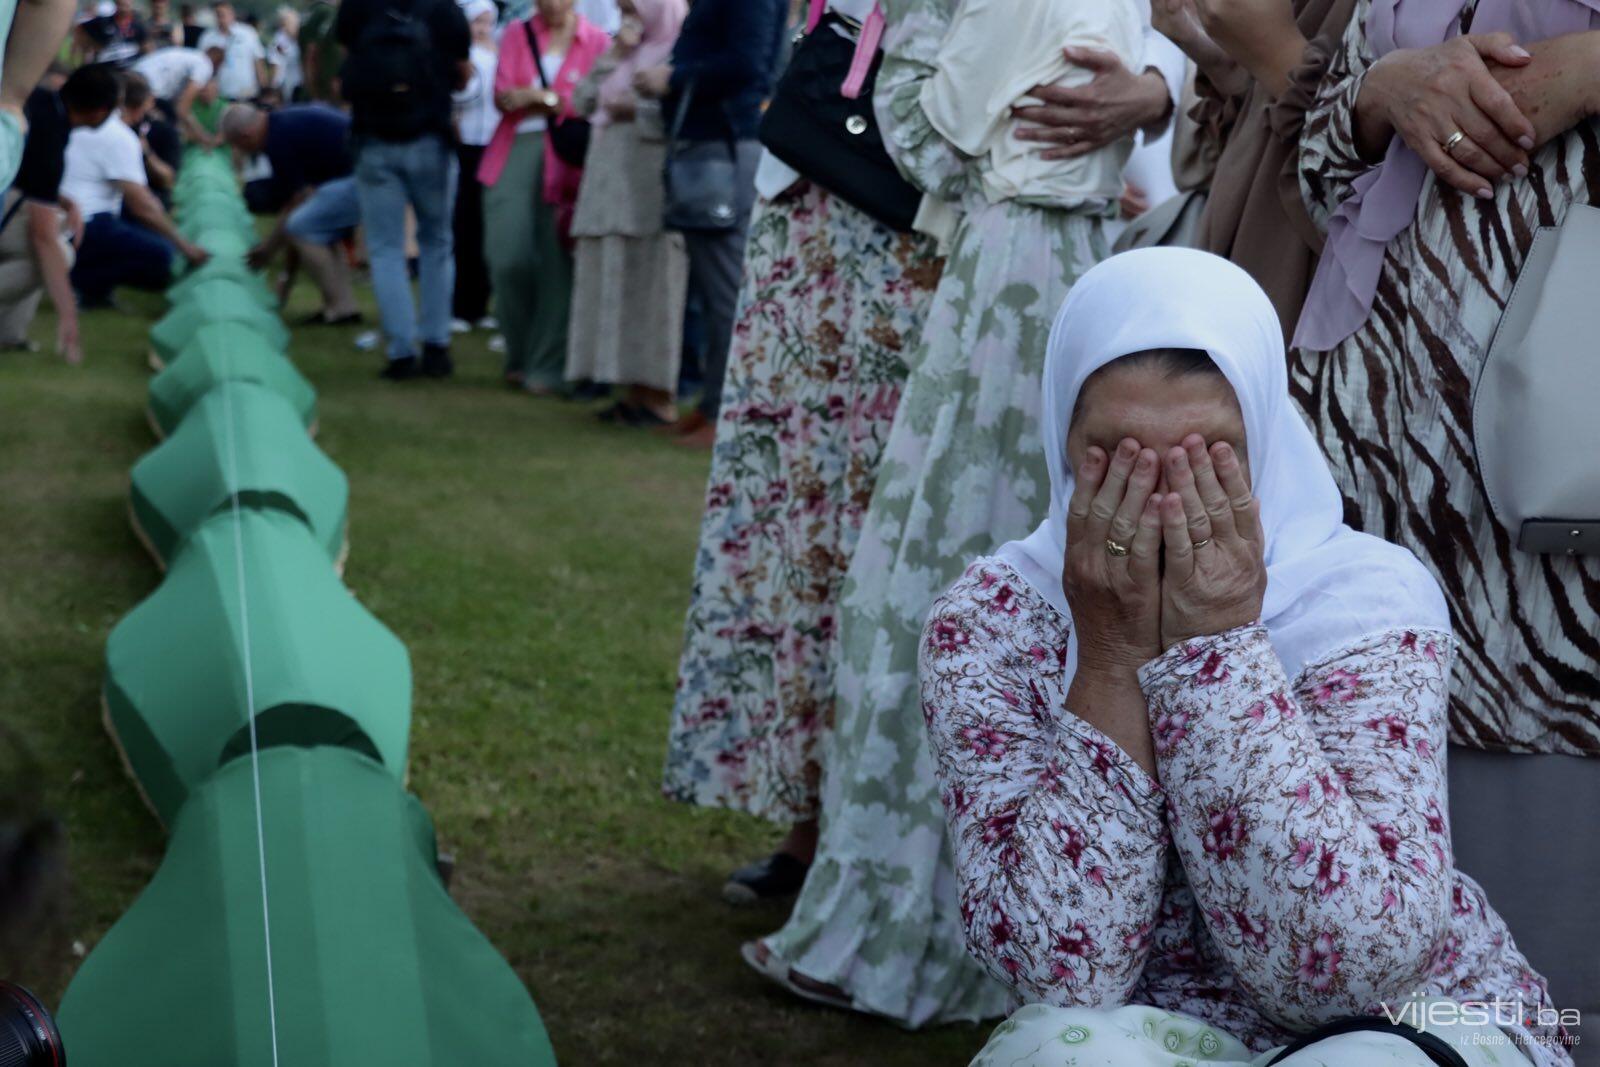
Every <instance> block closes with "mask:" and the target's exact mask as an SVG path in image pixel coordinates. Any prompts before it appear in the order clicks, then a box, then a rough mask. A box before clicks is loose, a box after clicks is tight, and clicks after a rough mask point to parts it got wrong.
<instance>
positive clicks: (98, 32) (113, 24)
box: [84, 0, 150, 67]
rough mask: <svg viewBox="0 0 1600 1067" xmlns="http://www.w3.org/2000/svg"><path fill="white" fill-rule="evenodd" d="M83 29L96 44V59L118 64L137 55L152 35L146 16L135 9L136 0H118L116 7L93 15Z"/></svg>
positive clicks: (128, 62) (130, 61)
mask: <svg viewBox="0 0 1600 1067" xmlns="http://www.w3.org/2000/svg"><path fill="white" fill-rule="evenodd" d="M84 30H85V32H86V33H87V34H88V35H89V37H90V39H92V40H93V41H94V42H95V44H96V45H97V49H96V51H95V56H94V58H95V62H96V63H112V64H115V65H116V66H119V67H125V66H127V65H128V64H130V63H132V62H133V61H134V60H136V59H138V58H139V56H140V55H142V54H143V53H144V46H145V42H146V41H147V40H149V38H150V31H149V29H148V28H147V27H146V26H145V24H144V19H142V18H140V17H139V13H138V12H137V11H135V10H134V9H133V0H117V9H116V11H114V12H113V13H112V14H109V15H102V16H101V17H99V18H95V19H90V20H89V21H88V23H86V24H85V26H84Z"/></svg>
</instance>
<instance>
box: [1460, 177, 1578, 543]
mask: <svg viewBox="0 0 1600 1067" xmlns="http://www.w3.org/2000/svg"><path fill="white" fill-rule="evenodd" d="M1472 439H1473V448H1474V449H1475V450H1476V452H1477V456H1478V469H1479V471H1480V472H1481V473H1482V476H1483V485H1484V489H1485V490H1486V491H1487V492H1488V495H1489V506H1490V507H1491V508H1492V509H1493V511H1494V516H1495V519H1496V520H1498V521H1499V523H1500V524H1501V526H1503V527H1504V528H1505V530H1506V532H1507V533H1509V534H1510V535H1511V537H1512V539H1513V540H1514V541H1515V542H1516V546H1517V548H1518V549H1520V550H1521V551H1523V552H1532V553H1537V554H1541V555H1565V556H1578V555H1600V209H1596V208H1592V207H1588V206H1585V205H1580V204H1574V205H1572V206H1571V207H1569V208H1568V209H1567V216H1566V218H1565V220H1563V222H1562V224H1561V225H1560V226H1547V227H1544V228H1542V229H1540V230H1539V231H1538V233H1537V234H1536V235H1535V236H1534V239H1533V245H1532V247H1530V248H1529V249H1528V258H1527V259H1526V260H1525V261H1524V262H1523V265H1522V273H1521V274H1520V275H1518V277H1517V284H1516V285H1515V287H1513V289H1512V291H1511V299H1510V300H1509V301H1508V302H1507V303H1506V310H1505V314H1504V315H1502V316H1501V318H1500V325H1499V326H1498V327H1496V329H1495V334H1494V340H1493V342H1492V343H1491V344H1490V345H1489V353H1488V356H1487V357H1486V358H1485V360H1484V363H1483V369H1482V370H1481V371H1480V372H1479V374H1478V380H1477V382H1476V383H1475V384H1474V386H1473V391H1472Z"/></svg>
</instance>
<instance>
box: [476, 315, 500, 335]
mask: <svg viewBox="0 0 1600 1067" xmlns="http://www.w3.org/2000/svg"><path fill="white" fill-rule="evenodd" d="M475 325H476V326H477V327H478V329H480V330H488V331H490V332H493V331H495V330H498V329H499V328H500V320H499V319H497V318H495V317H494V316H493V315H485V316H484V317H483V318H481V319H479V320H478V321H477V323H476V324H475Z"/></svg>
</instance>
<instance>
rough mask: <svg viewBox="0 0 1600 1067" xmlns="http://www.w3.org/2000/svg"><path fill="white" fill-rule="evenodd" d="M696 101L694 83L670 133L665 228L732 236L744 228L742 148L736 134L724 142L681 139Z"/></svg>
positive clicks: (685, 95) (682, 99)
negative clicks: (741, 222) (726, 232)
mask: <svg viewBox="0 0 1600 1067" xmlns="http://www.w3.org/2000/svg"><path fill="white" fill-rule="evenodd" d="M693 100H694V82H690V83H689V84H688V85H687V86H685V87H684V90H683V96H682V98H681V99H680V100H679V101H678V111H677V114H676V115H675V116H674V117H673V119H672V129H671V130H670V131H668V133H667V163H666V172H665V174H664V176H663V177H664V185H665V193H666V206H665V208H664V210H663V215H662V220H661V224H662V225H663V226H664V227H666V228H667V229H669V230H687V231H691V232H696V231H713V232H714V231H718V230H731V229H733V228H734V227H735V226H737V225H738V224H739V150H738V146H737V145H736V144H735V143H734V141H733V137H732V135H731V134H730V135H729V136H728V137H726V138H725V139H723V140H720V141H689V142H685V141H684V140H683V139H682V133H683V122H684V119H686V118H687V117H688V115H689V104H690V102H691V101H693Z"/></svg>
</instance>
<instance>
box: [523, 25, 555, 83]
mask: <svg viewBox="0 0 1600 1067" xmlns="http://www.w3.org/2000/svg"><path fill="white" fill-rule="evenodd" d="M522 32H524V33H526V34H527V35H528V50H529V51H530V52H532V53H533V69H534V70H536V71H538V72H539V82H540V84H542V85H543V86H544V87H545V88H546V89H548V88H550V79H549V78H547V77H546V76H545V73H544V53H543V52H541V51H539V35H538V34H536V33H534V32H533V16H532V15H529V16H528V18H527V19H526V20H524V22H523V23H522Z"/></svg>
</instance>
